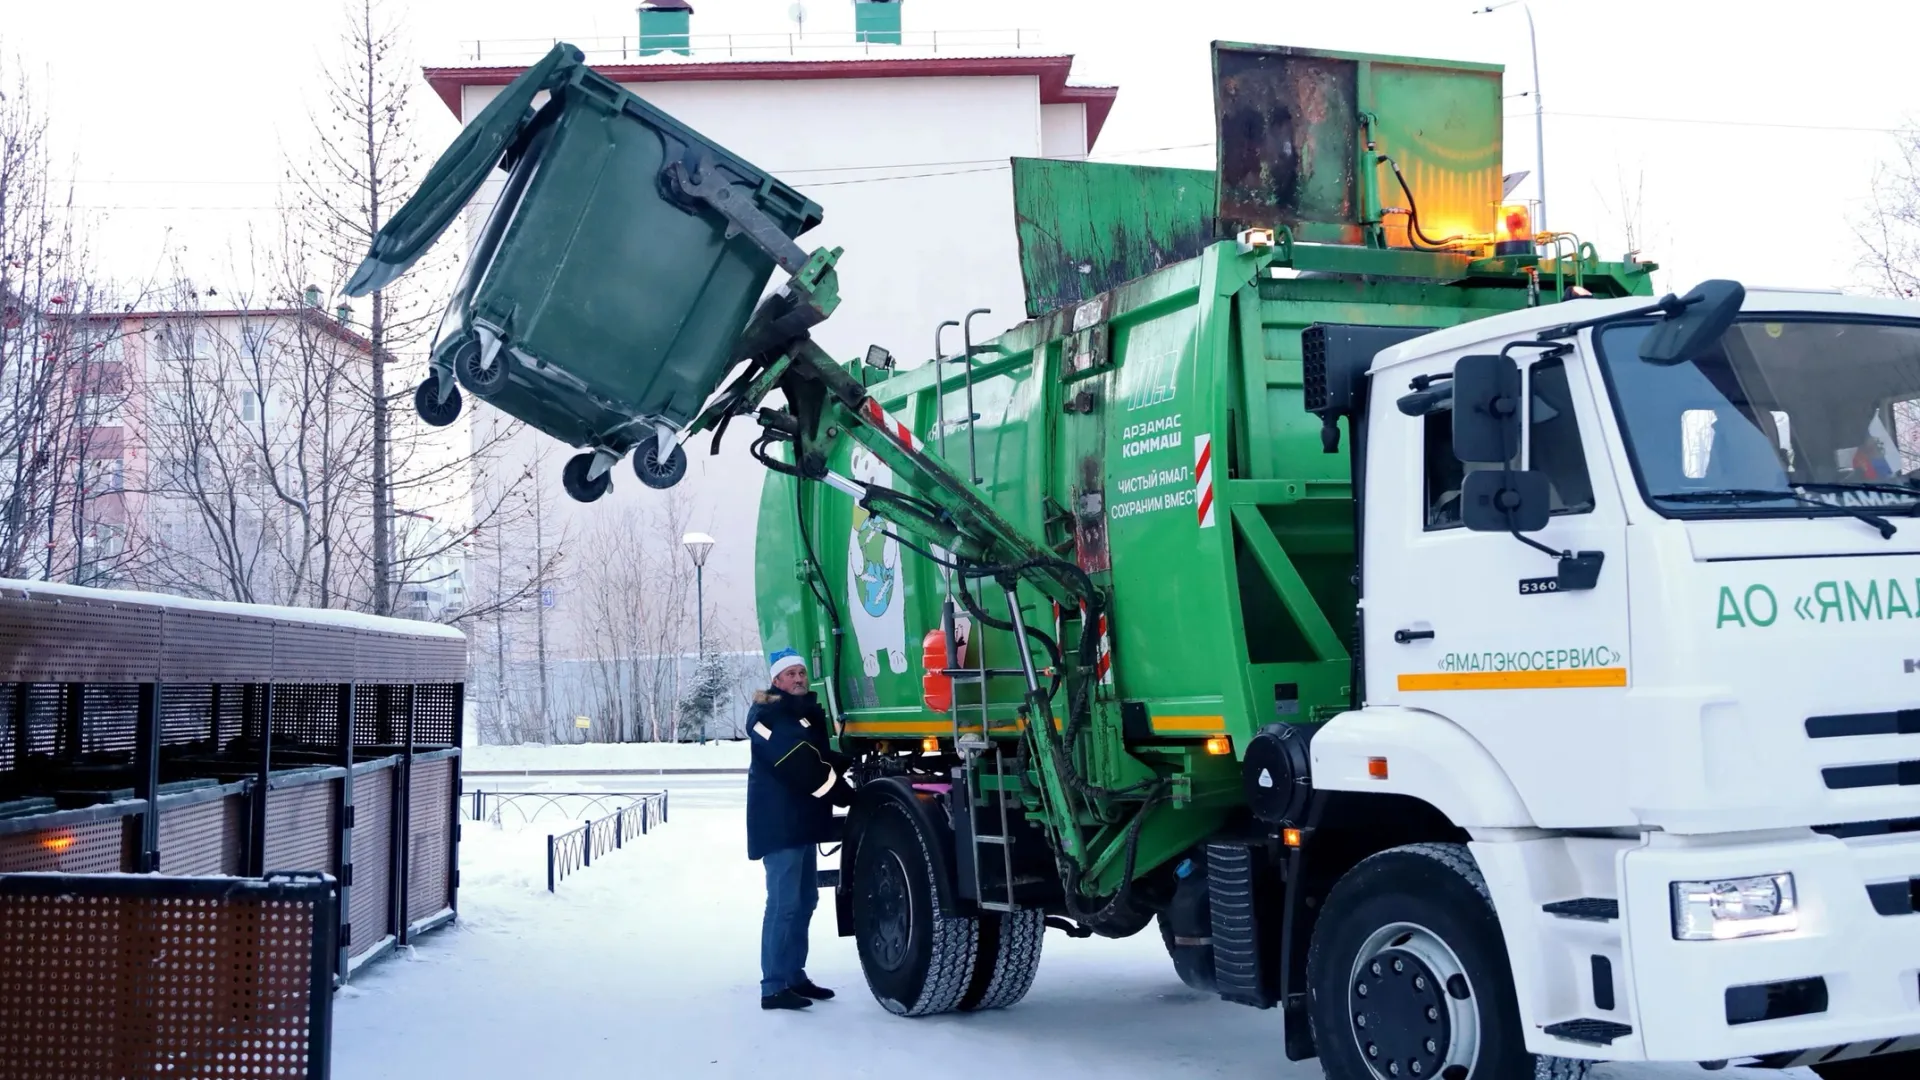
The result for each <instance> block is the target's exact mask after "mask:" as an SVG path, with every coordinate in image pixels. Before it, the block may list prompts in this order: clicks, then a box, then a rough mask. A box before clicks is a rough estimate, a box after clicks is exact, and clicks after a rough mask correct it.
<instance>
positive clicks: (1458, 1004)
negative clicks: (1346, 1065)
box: [1347, 923, 1480, 1080]
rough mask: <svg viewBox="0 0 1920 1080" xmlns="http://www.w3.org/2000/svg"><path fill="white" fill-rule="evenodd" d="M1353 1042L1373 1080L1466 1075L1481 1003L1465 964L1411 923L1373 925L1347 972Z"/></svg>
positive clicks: (1476, 1046) (1450, 1079)
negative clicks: (1375, 926)
mask: <svg viewBox="0 0 1920 1080" xmlns="http://www.w3.org/2000/svg"><path fill="white" fill-rule="evenodd" d="M1347 1022H1348V1026H1349V1027H1350V1028H1351V1029H1352V1031H1353V1040H1354V1047H1355V1048H1356V1049H1357V1050H1359V1051H1360V1059H1361V1060H1362V1061H1364V1062H1366V1063H1367V1068H1368V1069H1369V1070H1370V1071H1371V1072H1372V1073H1373V1075H1374V1076H1375V1077H1376V1078H1377V1080H1466V1077H1467V1076H1468V1075H1469V1074H1471V1073H1472V1071H1473V1066H1474V1062H1475V1061H1476V1060H1477V1059H1478V1058H1479V1055H1480V1010H1479V1005H1478V1003H1477V1002H1476V1001H1475V1000H1474V994H1473V983H1472V981H1471V980H1470V979H1469V978H1468V977H1467V970H1466V965H1465V964H1462V963H1461V962H1460V957H1459V956H1458V955H1457V954H1455V953H1454V951H1453V947H1452V946H1450V945H1448V944H1447V943H1446V941H1445V940H1443V939H1442V938H1441V937H1440V936H1439V935H1438V934H1435V933H1434V932H1433V931H1431V930H1428V929H1427V928H1426V927H1424V926H1419V925H1417V924H1415V923H1392V924H1390V925H1387V926H1383V927H1381V928H1380V929H1378V930H1375V931H1374V932H1373V933H1372V934H1371V935H1369V936H1368V937H1367V940H1366V941H1365V942H1364V943H1363V944H1362V945H1361V946H1360V950H1359V952H1357V953H1356V954H1355V955H1354V961H1353V970H1352V972H1350V973H1349V975H1348V978H1347Z"/></svg>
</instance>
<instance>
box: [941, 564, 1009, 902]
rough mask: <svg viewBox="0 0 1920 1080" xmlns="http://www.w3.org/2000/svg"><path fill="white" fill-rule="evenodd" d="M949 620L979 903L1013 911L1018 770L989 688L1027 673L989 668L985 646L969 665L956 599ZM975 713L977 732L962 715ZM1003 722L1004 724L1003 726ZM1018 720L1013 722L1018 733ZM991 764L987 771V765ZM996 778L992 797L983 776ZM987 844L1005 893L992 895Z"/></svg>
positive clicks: (951, 705) (956, 737)
mask: <svg viewBox="0 0 1920 1080" xmlns="http://www.w3.org/2000/svg"><path fill="white" fill-rule="evenodd" d="M942 617H943V621H944V622H945V623H946V627H945V629H946V635H947V666H946V675H947V677H948V678H949V679H950V680H952V682H953V686H954V692H953V696H952V697H951V698H950V699H949V700H948V702H947V714H948V716H949V717H950V718H951V719H952V721H953V746H954V749H955V750H956V751H957V752H958V753H959V754H960V783H961V790H962V792H963V795H964V797H965V798H966V800H967V817H968V821H969V822H970V823H971V826H972V827H971V829H970V832H971V836H972V842H971V843H970V844H969V845H968V847H969V849H970V850H969V851H968V852H967V857H968V858H970V859H972V860H973V882H974V890H975V892H976V893H977V896H976V897H975V903H977V904H978V905H979V906H980V907H981V908H982V909H983V910H986V911H1014V910H1017V909H1018V907H1019V903H1018V901H1017V900H1016V898H1015V896H1014V877H1013V824H1012V819H1011V815H1009V813H1008V811H1007V797H1008V796H1007V785H1008V781H1009V780H1010V779H1011V778H1012V776H1013V774H1009V773H1008V772H1007V770H1006V753H1007V751H1006V741H1005V740H1004V739H996V738H994V734H995V729H994V725H993V711H992V704H993V702H992V699H991V698H990V697H989V695H988V693H987V687H988V684H989V682H990V681H991V680H993V679H996V678H1007V677H1012V676H1024V675H1025V674H1026V671H1025V669H1024V668H990V667H988V666H987V663H986V650H985V649H984V648H981V649H978V650H976V652H975V654H974V660H973V663H972V664H971V665H970V666H969V665H966V664H963V663H961V661H960V656H959V651H960V650H959V648H958V647H957V646H956V644H955V638H954V623H953V602H952V601H951V600H949V601H947V604H946V607H945V609H944V611H943V612H942ZM961 686H973V687H976V688H977V690H976V692H977V693H978V695H979V698H978V700H977V701H976V702H974V703H972V704H962V703H961V701H960V694H959V692H958V689H959V687H961ZM968 712H971V713H973V714H974V715H975V716H977V718H978V720H979V727H980V730H979V732H978V734H975V733H974V732H972V731H970V730H968V729H967V728H965V727H963V725H962V720H963V714H964V713H968ZM1003 726H1004V725H1003ZM1018 730H1019V729H1018V726H1017V724H1016V725H1015V726H1014V731H1015V733H1018ZM989 762H990V763H991V765H992V771H991V772H988V771H987V769H986V764H987V763H989ZM988 776H991V777H992V778H993V787H992V792H993V795H992V799H991V802H987V800H986V799H984V798H983V796H985V794H986V791H987V790H988V789H987V788H986V786H985V785H984V783H983V781H985V780H986V778H987V777H988ZM983 803H987V806H986V809H987V813H986V814H984V815H983V814H982V812H981V811H982V809H983V806H982V804H983ZM989 823H995V824H998V826H999V828H998V830H997V831H993V832H989V831H988V830H987V829H985V828H984V827H983V826H984V825H985V824H989ZM987 848H993V849H996V850H997V851H998V852H999V859H998V861H999V863H1000V884H1001V886H1002V895H1001V896H998V897H993V898H989V896H988V894H987V884H986V880H987V879H986V878H985V877H984V876H982V873H981V872H982V871H983V870H984V869H985V868H986V865H987V863H986V858H987V856H986V854H985V851H986V849H987Z"/></svg>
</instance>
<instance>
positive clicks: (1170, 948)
mask: <svg viewBox="0 0 1920 1080" xmlns="http://www.w3.org/2000/svg"><path fill="white" fill-rule="evenodd" d="M1158 918H1159V920H1160V943H1161V944H1162V945H1165V946H1166V947H1167V958H1168V959H1170V960H1172V961H1173V973H1174V974H1175V975H1178V976H1180V981H1181V982H1183V983H1185V984H1186V985H1187V988H1188V989H1190V990H1198V991H1200V992H1201V993H1203V994H1217V993H1219V992H1220V987H1219V984H1218V983H1217V982H1216V981H1215V978H1214V971H1213V946H1212V945H1181V944H1179V943H1178V941H1177V935H1176V934H1174V932H1173V920H1172V919H1170V918H1168V917H1167V913H1166V912H1164V911H1163V912H1161V913H1160V914H1159V916H1158Z"/></svg>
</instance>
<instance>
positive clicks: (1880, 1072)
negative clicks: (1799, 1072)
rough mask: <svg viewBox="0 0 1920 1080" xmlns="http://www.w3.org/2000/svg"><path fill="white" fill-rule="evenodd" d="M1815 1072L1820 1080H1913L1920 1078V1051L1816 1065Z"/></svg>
mask: <svg viewBox="0 0 1920 1080" xmlns="http://www.w3.org/2000/svg"><path fill="white" fill-rule="evenodd" d="M1813 1071H1814V1074H1815V1075H1817V1076H1819V1077H1820V1080H1896V1078H1897V1080H1912V1078H1913V1077H1915V1076H1920V1050H1909V1051H1905V1052H1903V1053H1898V1054H1886V1055H1883V1056H1881V1057H1870V1058H1855V1059H1854V1060H1852V1061H1835V1062H1832V1063H1830V1064H1827V1065H1815V1066H1814V1067H1813Z"/></svg>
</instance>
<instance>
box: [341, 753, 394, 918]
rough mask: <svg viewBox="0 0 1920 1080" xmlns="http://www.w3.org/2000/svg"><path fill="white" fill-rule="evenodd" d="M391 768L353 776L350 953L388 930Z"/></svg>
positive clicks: (388, 766)
mask: <svg viewBox="0 0 1920 1080" xmlns="http://www.w3.org/2000/svg"><path fill="white" fill-rule="evenodd" d="M397 771H398V770H397V769H395V768H394V766H392V765H386V766H383V767H381V768H378V769H369V770H367V771H365V772H358V773H355V774H354V777H353V806H354V810H353V889H352V890H351V891H350V892H349V893H348V897H347V915H348V920H349V921H350V922H351V923H352V925H353V938H352V940H351V941H350V942H349V944H348V946H347V950H348V952H350V953H351V954H352V955H354V956H359V955H360V954H361V953H364V952H366V951H367V950H368V949H371V948H373V947H374V946H375V945H378V944H380V939H381V938H384V937H386V936H387V935H388V934H391V933H393V927H392V926H391V925H390V923H389V918H388V915H389V912H390V911H391V910H392V900H393V783H394V775H395V774H396V772H397Z"/></svg>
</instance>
